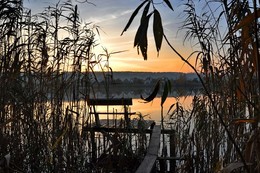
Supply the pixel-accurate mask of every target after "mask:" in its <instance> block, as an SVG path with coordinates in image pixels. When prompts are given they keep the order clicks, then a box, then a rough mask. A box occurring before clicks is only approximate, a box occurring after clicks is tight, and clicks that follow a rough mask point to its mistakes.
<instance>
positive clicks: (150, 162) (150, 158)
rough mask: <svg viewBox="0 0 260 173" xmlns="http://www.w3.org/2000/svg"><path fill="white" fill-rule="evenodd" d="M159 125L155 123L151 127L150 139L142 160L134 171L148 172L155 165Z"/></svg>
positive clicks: (138, 172)
mask: <svg viewBox="0 0 260 173" xmlns="http://www.w3.org/2000/svg"><path fill="white" fill-rule="evenodd" d="M160 137H161V126H160V125H155V126H154V128H153V132H152V136H151V140H150V143H149V146H148V150H147V153H146V155H145V157H144V160H143V161H142V163H141V164H140V166H139V167H138V169H137V171H136V173H150V172H151V171H152V169H153V167H154V165H155V161H156V159H157V157H158V150H159V148H160Z"/></svg>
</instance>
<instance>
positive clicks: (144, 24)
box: [121, 0, 173, 60]
mask: <svg viewBox="0 0 260 173" xmlns="http://www.w3.org/2000/svg"><path fill="white" fill-rule="evenodd" d="M164 3H166V5H167V6H168V7H169V8H170V9H171V10H173V8H172V5H171V3H170V1H169V0H164ZM150 6H152V10H151V11H150V10H149V9H150ZM143 7H144V8H143ZM142 8H143V12H142V16H141V19H140V25H139V27H138V29H137V32H136V35H135V39H134V47H137V51H138V54H139V49H140V50H141V53H142V56H143V58H144V60H147V50H148V39H147V31H148V26H149V21H150V18H151V16H152V15H153V34H154V40H155V46H156V50H157V53H158V55H159V51H160V49H161V46H162V40H163V35H164V32H163V26H162V19H161V15H160V13H159V11H158V10H157V9H156V7H155V3H154V2H153V0H145V1H144V2H142V3H141V4H140V5H139V6H138V7H137V8H136V9H135V10H134V12H133V13H132V15H131V17H130V19H129V21H128V22H127V24H126V26H125V28H124V29H123V32H122V33H121V35H123V33H124V32H125V31H127V29H128V28H129V27H130V25H131V23H132V22H133V20H134V18H135V17H136V15H137V14H138V12H139V11H140V10H141V9H142Z"/></svg>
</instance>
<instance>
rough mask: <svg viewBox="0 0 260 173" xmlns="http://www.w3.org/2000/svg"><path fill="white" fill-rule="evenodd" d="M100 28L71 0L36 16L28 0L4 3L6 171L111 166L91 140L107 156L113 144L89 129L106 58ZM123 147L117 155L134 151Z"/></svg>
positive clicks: (0, 9)
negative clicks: (90, 102) (96, 158)
mask: <svg viewBox="0 0 260 173" xmlns="http://www.w3.org/2000/svg"><path fill="white" fill-rule="evenodd" d="M96 29H97V28H95V27H93V26H91V25H90V24H84V23H82V22H81V19H80V17H79V11H78V7H77V5H76V6H74V5H73V4H72V3H71V1H65V2H59V3H58V4H56V5H55V6H49V7H47V8H45V10H44V11H43V12H42V13H39V14H36V15H32V14H31V11H30V10H29V9H25V8H24V7H23V1H22V0H18V1H9V0H2V1H1V4H0V57H1V58H0V83H1V85H0V90H1V92H0V172H106V171H104V170H103V171H102V168H101V167H100V166H97V165H95V164H96V163H95V162H93V158H92V157H91V156H92V154H93V146H92V145H91V142H93V140H94V142H95V143H99V146H98V147H99V149H98V152H99V154H100V155H101V154H102V153H101V151H102V152H104V150H106V147H108V146H110V145H108V144H107V143H108V142H107V141H104V142H102V141H101V140H103V139H105V138H104V137H100V136H101V135H102V134H95V135H94V138H91V134H90V133H88V132H83V129H84V127H86V126H87V120H88V118H89V115H88V106H87V102H86V100H87V98H88V97H89V94H90V89H91V83H92V82H93V80H94V77H93V76H95V75H94V74H93V72H94V69H93V67H94V66H95V65H98V64H99V63H100V61H101V60H102V57H100V56H96V55H95V54H94V53H93V49H94V48H95V46H96V44H97V43H96V40H95V35H96V34H95V32H94V31H95V30H96ZM67 71H69V72H70V73H69V75H68V73H66V72H67ZM91 73H92V75H91ZM115 138H116V137H115ZM120 138H121V139H122V141H125V140H127V136H122V135H120ZM118 139H119V137H118ZM101 144H102V145H101ZM105 144H106V145H105ZM101 146H104V147H105V148H103V149H102V150H101V149H100V147H101ZM121 150H124V152H122V155H118V157H119V156H122V157H123V156H126V154H131V153H132V155H133V154H134V153H133V152H131V150H130V149H129V148H121ZM107 151H108V152H111V151H109V150H107ZM127 152H128V153H127ZM114 153H115V151H114ZM136 156H138V155H136ZM118 161H120V160H118ZM121 161H122V160H121ZM135 161H138V160H136V159H135ZM99 163H100V164H101V163H102V162H99ZM118 166H121V165H120V164H118Z"/></svg>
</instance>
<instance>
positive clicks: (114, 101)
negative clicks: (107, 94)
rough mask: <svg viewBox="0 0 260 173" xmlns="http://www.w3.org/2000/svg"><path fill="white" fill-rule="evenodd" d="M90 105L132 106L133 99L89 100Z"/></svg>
mask: <svg viewBox="0 0 260 173" xmlns="http://www.w3.org/2000/svg"><path fill="white" fill-rule="evenodd" d="M87 102H88V105H97V106H98V105H99V106H106V105H114V106H116V105H118V106H120V105H132V104H133V102H132V98H112V99H111V98H110V99H106V98H104V99H88V100H87Z"/></svg>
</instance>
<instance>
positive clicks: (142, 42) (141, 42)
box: [134, 13, 152, 60]
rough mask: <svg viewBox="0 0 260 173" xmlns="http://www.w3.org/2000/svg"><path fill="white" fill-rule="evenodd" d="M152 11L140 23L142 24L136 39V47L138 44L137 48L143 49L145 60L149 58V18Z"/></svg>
mask: <svg viewBox="0 0 260 173" xmlns="http://www.w3.org/2000/svg"><path fill="white" fill-rule="evenodd" d="M151 15H152V13H151V14H149V15H148V16H146V17H145V18H144V19H143V20H142V21H141V23H140V26H139V28H138V30H137V32H136V35H135V40H134V47H135V46H137V49H139V48H140V49H141V52H142V55H143V57H144V60H147V45H148V43H147V30H148V24H149V19H150V17H151Z"/></svg>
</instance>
